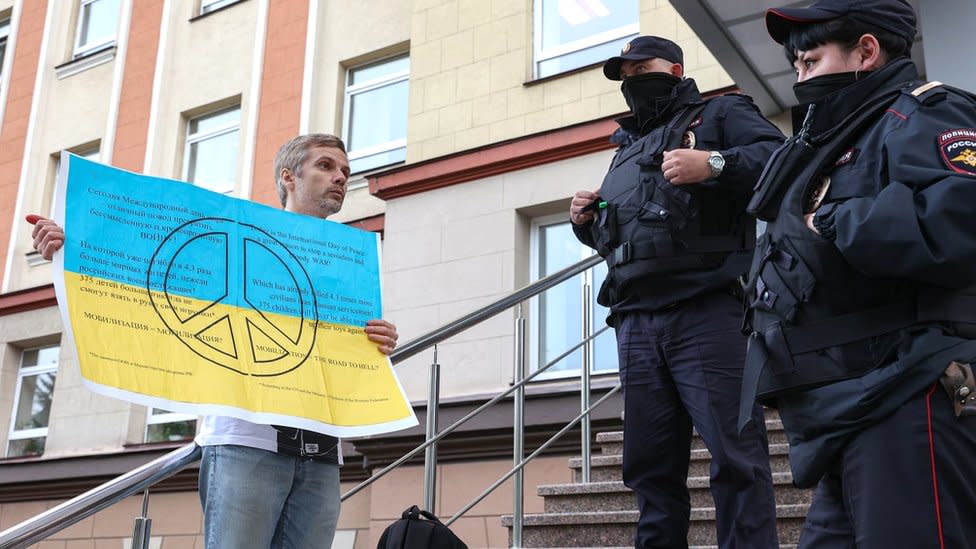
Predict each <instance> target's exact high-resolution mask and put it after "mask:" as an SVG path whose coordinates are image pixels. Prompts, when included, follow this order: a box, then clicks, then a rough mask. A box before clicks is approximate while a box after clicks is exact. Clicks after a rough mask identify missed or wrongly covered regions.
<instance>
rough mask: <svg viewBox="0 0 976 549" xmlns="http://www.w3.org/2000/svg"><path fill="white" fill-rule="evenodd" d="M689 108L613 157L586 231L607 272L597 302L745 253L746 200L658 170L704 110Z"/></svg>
mask: <svg viewBox="0 0 976 549" xmlns="http://www.w3.org/2000/svg"><path fill="white" fill-rule="evenodd" d="M704 107H705V104H704V103H701V102H699V103H694V104H691V105H688V106H686V107H684V108H682V109H681V110H680V111H679V112H677V113H676V114H675V115H674V116H673V117H672V119H671V121H670V122H669V123H668V124H665V125H661V126H659V127H657V128H655V129H654V130H653V131H651V133H649V134H647V135H646V136H644V137H642V138H641V139H639V140H637V141H636V142H634V143H633V144H631V145H630V146H629V147H626V148H624V149H621V150H620V151H618V153H617V155H616V156H615V157H614V159H613V162H612V164H611V167H610V171H609V172H608V173H607V175H606V177H605V178H604V180H603V184H602V185H601V187H600V199H601V201H602V204H601V207H600V208H599V209H598V210H597V211H596V218H595V220H594V222H593V223H592V224H591V225H590V227H589V230H590V232H591V235H592V236H593V241H594V243H595V248H596V250H597V252H598V253H599V254H600V255H601V256H602V257H603V258H604V259H606V261H607V265H608V267H609V271H608V274H607V278H606V281H605V282H604V284H603V287H602V288H601V289H600V294H599V295H598V297H597V301H598V302H599V303H600V304H601V305H604V306H610V305H612V304H613V303H615V302H616V300H617V295H619V293H620V292H622V291H623V290H624V289H625V288H626V287H627V286H628V285H629V284H631V283H633V282H634V281H635V280H637V279H640V278H642V277H646V276H648V275H651V274H660V273H669V272H677V271H685V270H691V269H702V268H710V267H714V266H716V265H718V264H720V263H721V261H722V260H723V259H724V257H725V256H726V255H727V254H728V253H729V252H732V251H737V250H744V249H750V248H751V246H752V243H753V242H754V240H755V224H754V223H742V220H741V215H742V214H741V212H742V211H743V210H744V208H745V199H744V198H743V197H742V196H741V195H738V194H736V193H735V192H732V191H729V190H725V189H722V188H721V187H718V186H713V187H711V188H709V189H703V188H701V186H700V185H672V184H671V183H669V182H668V181H667V180H665V179H664V174H663V173H662V172H661V162H662V156H663V154H664V151H665V150H671V149H674V148H678V147H680V146H682V145H681V140H682V137H683V136H684V134H685V132H686V130H687V128H688V125H689V124H690V123H691V121H692V120H694V119H695V118H696V117H697V116H698V115H699V114H700V113H701V112H702V110H703V109H704Z"/></svg>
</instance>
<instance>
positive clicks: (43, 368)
mask: <svg viewBox="0 0 976 549" xmlns="http://www.w3.org/2000/svg"><path fill="white" fill-rule="evenodd" d="M51 347H57V348H58V358H59V359H60V352H61V349H60V347H61V345H60V344H57V345H41V346H40V347H29V348H26V349H22V350H21V351H20V367H19V369H18V370H17V383H16V384H15V385H14V401H13V408H11V410H10V431H9V432H8V434H7V444H6V448H4V455H5V456H8V457H9V454H10V443H11V442H14V441H16V440H25V439H29V438H41V437H44V438H45V444H46V443H47V440H46V439H47V432H48V428H49V427H50V425H48V426H47V427H35V428H33V429H19V430H18V429H17V428H16V426H17V409H18V408H19V407H20V390H21V387H22V385H23V383H24V378H25V377H30V376H41V375H44V374H49V373H52V372H53V373H54V374H55V383H56V382H57V381H56V380H57V372H58V364H59V363H60V360H59V361H58V362H55V363H54V364H53V365H52V364H38V365H36V366H29V367H27V368H24V367H23V364H24V353H27V352H30V351H39V350H41V349H47V348H51ZM51 401H52V402H53V401H54V395H53V394H52V395H51ZM49 419H50V418H49ZM48 423H50V421H49V422H48ZM42 453H43V452H42Z"/></svg>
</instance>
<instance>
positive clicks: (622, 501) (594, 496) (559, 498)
mask: <svg viewBox="0 0 976 549" xmlns="http://www.w3.org/2000/svg"><path fill="white" fill-rule="evenodd" d="M708 486H709V479H708V477H691V478H689V479H688V492H689V495H690V496H691V506H692V508H707V507H712V506H714V505H715V503H714V501H713V500H712V493H711V490H709V487H708ZM773 486H774V497H775V500H776V504H777V505H792V504H800V503H809V501H810V498H811V497H812V492H811V491H810V490H801V489H799V488H796V487H794V486H793V484H792V477H791V476H790V473H774V474H773ZM537 493H538V494H539V495H540V496H542V497H543V498H544V503H543V505H544V507H543V509H544V510H545V512H546V513H580V512H599V511H630V510H633V509H636V508H637V502H636V500H635V496H634V493H633V492H632V491H631V490H630V489H629V488H627V487H626V486H624V483H623V482H621V481H619V480H618V481H607V482H591V483H589V484H582V483H576V484H550V485H542V486H539V487H538V488H537Z"/></svg>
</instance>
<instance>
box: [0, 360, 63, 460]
mask: <svg viewBox="0 0 976 549" xmlns="http://www.w3.org/2000/svg"><path fill="white" fill-rule="evenodd" d="M60 352H61V348H60V347H59V346H57V345H52V346H48V347H41V348H38V349H28V350H25V351H23V352H22V353H21V360H20V371H19V373H18V377H17V392H16V395H15V397H14V407H13V417H12V418H11V419H12V421H11V422H10V436H9V437H8V439H9V442H8V444H7V457H24V456H39V455H41V454H43V453H44V443H45V441H46V439H47V427H48V421H49V419H50V416H51V402H52V401H53V397H54V383H55V380H56V378H57V370H58V355H59V354H60Z"/></svg>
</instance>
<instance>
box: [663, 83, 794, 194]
mask: <svg viewBox="0 0 976 549" xmlns="http://www.w3.org/2000/svg"><path fill="white" fill-rule="evenodd" d="M711 101H712V102H713V103H714V104H715V105H717V106H719V108H718V109H716V110H717V111H718V112H716V113H715V116H716V119H715V120H713V121H712V123H715V124H719V125H720V133H721V141H722V144H721V148H720V149H719V150H718V151H717V152H718V153H719V154H721V155H722V157H723V158H724V159H725V166H724V167H723V168H722V173H721V174H720V175H719V176H718V178H717V179H716V181H717V184H719V185H723V186H727V187H730V188H734V189H736V190H739V191H741V192H743V193H750V194H751V193H752V188H753V186H755V184H756V180H757V179H759V175H760V174H761V173H762V170H763V167H764V166H765V165H766V161H767V160H769V157H770V155H772V154H773V151H775V150H776V149H777V148H779V146H780V145H782V144H783V141H785V140H786V137H785V136H783V133H782V132H780V131H779V129H778V128H777V127H776V126H774V125H773V124H772V123H771V122H770V121H769V120H766V118H765V117H764V116H763V115H762V113H760V112H759V109H758V108H756V106H755V105H754V104H753V103H752V101H750V100H749V99H748V98H746V97H744V96H741V95H728V96H723V97H717V98H715V99H712V100H711ZM709 152H710V151H706V150H700V149H675V150H672V151H665V153H664V155H663V162H662V163H661V171H662V173H663V174H664V178H665V179H667V180H668V181H669V182H670V183H671V184H672V185H688V184H693V183H704V182H706V181H708V180H710V179H712V169H711V167H710V166H709V164H708V155H709Z"/></svg>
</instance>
